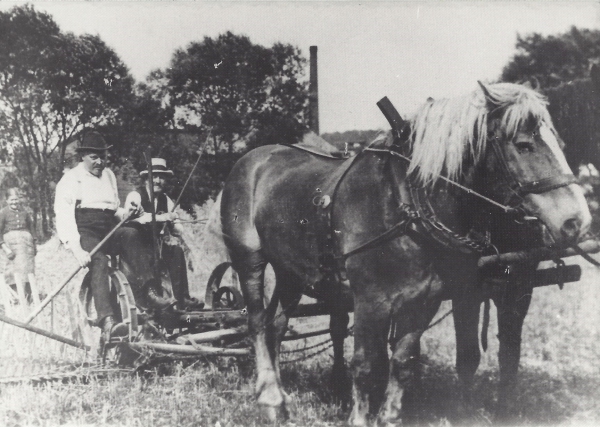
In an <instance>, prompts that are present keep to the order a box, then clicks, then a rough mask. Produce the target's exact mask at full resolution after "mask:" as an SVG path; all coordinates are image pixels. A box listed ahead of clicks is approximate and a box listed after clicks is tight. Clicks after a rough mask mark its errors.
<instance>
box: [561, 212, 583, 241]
mask: <svg viewBox="0 0 600 427" xmlns="http://www.w3.org/2000/svg"><path fill="white" fill-rule="evenodd" d="M560 231H561V232H562V234H563V236H565V238H567V239H568V240H577V239H578V238H579V233H580V232H581V219H579V218H577V217H576V218H570V219H568V220H566V221H565V222H564V223H563V226H562V227H561V229H560Z"/></svg>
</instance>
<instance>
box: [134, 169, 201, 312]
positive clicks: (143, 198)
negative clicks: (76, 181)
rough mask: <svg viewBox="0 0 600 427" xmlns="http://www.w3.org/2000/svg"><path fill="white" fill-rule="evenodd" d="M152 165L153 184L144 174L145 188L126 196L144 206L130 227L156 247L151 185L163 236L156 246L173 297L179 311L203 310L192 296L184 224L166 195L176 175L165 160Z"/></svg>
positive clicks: (158, 222)
mask: <svg viewBox="0 0 600 427" xmlns="http://www.w3.org/2000/svg"><path fill="white" fill-rule="evenodd" d="M151 164H152V183H150V180H149V179H148V176H149V174H148V171H147V170H144V171H141V172H140V176H141V177H142V179H144V185H143V186H142V187H141V188H139V189H138V190H137V191H133V192H131V193H129V195H128V196H127V200H128V202H129V203H133V204H135V205H136V206H141V207H142V212H143V213H142V214H141V215H140V216H139V218H136V219H134V220H133V221H131V223H130V225H131V226H135V225H137V227H136V228H137V230H138V231H139V232H140V234H141V236H142V241H143V242H144V243H145V244H146V245H147V246H148V247H150V248H151V247H153V244H152V228H151V222H152V213H151V212H152V205H151V202H150V185H151V184H152V190H153V193H154V210H155V218H156V222H157V224H158V229H159V231H160V230H162V235H160V236H159V242H157V244H158V246H159V247H160V248H161V250H160V251H159V252H160V258H161V260H162V261H163V262H164V265H165V267H166V268H167V270H168V271H169V277H170V278H171V287H172V288H173V296H174V297H175V299H176V300H177V308H178V309H180V310H200V309H201V308H203V307H204V303H202V302H200V301H199V300H198V299H197V298H193V297H191V296H190V293H189V284H188V277H187V266H186V260H185V254H184V252H183V249H182V247H181V244H182V242H183V240H182V231H183V230H182V227H181V224H179V223H176V222H174V221H175V220H177V219H178V217H177V214H176V213H175V212H174V209H175V203H174V202H173V200H171V198H170V197H169V196H167V194H166V193H165V184H166V180H167V178H168V177H170V176H173V172H172V171H171V170H169V169H167V162H166V161H165V160H164V159H161V158H153V159H152V161H151Z"/></svg>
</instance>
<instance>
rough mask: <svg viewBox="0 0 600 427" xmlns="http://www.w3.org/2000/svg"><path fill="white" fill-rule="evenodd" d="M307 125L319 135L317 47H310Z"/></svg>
mask: <svg viewBox="0 0 600 427" xmlns="http://www.w3.org/2000/svg"><path fill="white" fill-rule="evenodd" d="M308 124H309V126H310V130H312V131H313V132H314V133H316V134H317V135H318V134H319V76H318V75H317V46H311V47H310V85H309V88H308Z"/></svg>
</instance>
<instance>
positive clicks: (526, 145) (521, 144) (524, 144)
mask: <svg viewBox="0 0 600 427" xmlns="http://www.w3.org/2000/svg"><path fill="white" fill-rule="evenodd" d="M515 146H516V147H517V151H518V152H519V154H524V153H532V152H533V151H534V149H535V145H534V144H533V142H531V141H517V142H515Z"/></svg>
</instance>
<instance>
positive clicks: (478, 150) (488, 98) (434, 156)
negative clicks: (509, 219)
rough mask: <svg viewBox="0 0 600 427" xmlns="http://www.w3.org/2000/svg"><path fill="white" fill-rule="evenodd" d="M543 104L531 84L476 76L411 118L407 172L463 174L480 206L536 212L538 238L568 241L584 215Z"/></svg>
mask: <svg viewBox="0 0 600 427" xmlns="http://www.w3.org/2000/svg"><path fill="white" fill-rule="evenodd" d="M546 106H547V102H546V100H545V98H544V97H543V96H542V95H541V94H539V93H538V92H536V91H534V90H532V89H531V88H528V87H526V86H524V85H516V84H511V83H496V84H490V85H484V84H482V83H480V89H479V90H477V91H474V92H472V93H471V94H469V95H467V96H465V97H462V98H457V99H453V100H440V101H434V102H433V103H431V102H430V103H427V104H426V105H425V106H424V107H423V108H422V109H421V110H420V111H419V112H418V113H417V115H416V118H415V119H414V120H413V129H412V135H411V141H412V145H413V146H412V157H413V161H412V163H411V167H410V169H409V173H410V172H413V173H414V174H415V175H416V177H417V179H418V180H419V181H421V183H422V184H424V185H426V184H427V183H432V182H435V181H436V179H437V177H439V176H446V177H448V178H450V179H452V180H455V181H457V182H462V183H463V184H464V183H465V182H466V183H467V186H468V187H469V188H471V189H472V190H473V191H475V192H476V193H478V194H479V195H482V196H484V198H487V199H488V200H489V201H490V202H489V203H487V204H488V207H493V205H494V204H495V205H496V206H498V205H501V206H504V207H507V208H510V209H511V210H512V212H513V213H514V212H522V213H523V214H524V215H525V216H526V217H528V218H536V219H537V220H538V222H539V223H540V224H543V225H544V226H545V228H546V229H547V231H548V233H546V234H547V235H549V236H550V237H549V240H550V241H546V242H545V243H546V244H552V245H557V246H570V245H573V244H575V243H576V242H577V241H578V240H580V238H581V236H582V235H583V234H585V233H586V232H587V231H588V229H589V226H590V223H591V215H590V212H589V209H588V206H587V203H586V200H585V197H584V195H583V190H582V189H581V187H580V186H579V185H578V184H577V181H576V178H575V176H574V175H573V172H572V171H571V169H570V168H569V165H568V164H567V161H566V159H565V156H564V154H563V152H562V149H561V144H562V141H561V140H560V138H559V136H558V134H557V133H556V130H555V129H554V126H553V124H552V120H551V118H550V114H549V113H548V110H547V108H546ZM433 120H435V121H437V126H431V123H432V121H433ZM481 199H483V198H481ZM484 204H485V203H484ZM480 205H481V204H479V205H477V206H480ZM469 206H471V207H472V206H475V205H474V204H473V203H471V204H470V205H468V206H467V209H468V208H469ZM486 211H487V209H486ZM521 217H523V215H521ZM547 240H548V239H547Z"/></svg>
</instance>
